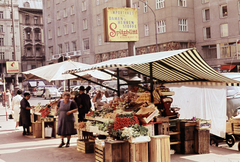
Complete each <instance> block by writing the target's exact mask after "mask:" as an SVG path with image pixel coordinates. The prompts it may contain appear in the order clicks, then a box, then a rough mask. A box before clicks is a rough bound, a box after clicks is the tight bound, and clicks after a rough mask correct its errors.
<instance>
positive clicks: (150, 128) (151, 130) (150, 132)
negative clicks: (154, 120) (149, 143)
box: [143, 124, 155, 137]
mask: <svg viewBox="0 0 240 162" xmlns="http://www.w3.org/2000/svg"><path fill="white" fill-rule="evenodd" d="M143 126H144V127H145V128H147V129H148V136H150V137H151V136H155V130H154V124H146V125H143Z"/></svg>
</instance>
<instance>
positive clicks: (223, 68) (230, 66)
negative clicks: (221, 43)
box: [220, 65, 236, 71]
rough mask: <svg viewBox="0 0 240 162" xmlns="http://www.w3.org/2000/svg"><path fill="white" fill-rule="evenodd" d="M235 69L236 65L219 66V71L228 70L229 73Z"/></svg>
mask: <svg viewBox="0 0 240 162" xmlns="http://www.w3.org/2000/svg"><path fill="white" fill-rule="evenodd" d="M235 67H236V65H221V67H220V69H221V70H229V71H231V70H232V69H233V68H235Z"/></svg>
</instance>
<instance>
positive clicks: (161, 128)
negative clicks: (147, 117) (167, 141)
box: [156, 117, 169, 135]
mask: <svg viewBox="0 0 240 162" xmlns="http://www.w3.org/2000/svg"><path fill="white" fill-rule="evenodd" d="M156 120H157V122H162V123H160V124H158V135H169V118H168V117H157V119H156Z"/></svg>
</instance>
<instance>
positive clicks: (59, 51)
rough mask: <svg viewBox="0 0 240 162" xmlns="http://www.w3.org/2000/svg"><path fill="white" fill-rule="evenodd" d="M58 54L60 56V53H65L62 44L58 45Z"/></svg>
mask: <svg viewBox="0 0 240 162" xmlns="http://www.w3.org/2000/svg"><path fill="white" fill-rule="evenodd" d="M58 53H59V54H60V53H63V51H62V44H59V45H58Z"/></svg>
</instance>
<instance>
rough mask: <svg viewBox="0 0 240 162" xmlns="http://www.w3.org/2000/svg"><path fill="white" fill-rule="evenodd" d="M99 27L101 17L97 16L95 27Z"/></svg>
mask: <svg viewBox="0 0 240 162" xmlns="http://www.w3.org/2000/svg"><path fill="white" fill-rule="evenodd" d="M99 25H101V17H100V14H98V15H97V26H99Z"/></svg>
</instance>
